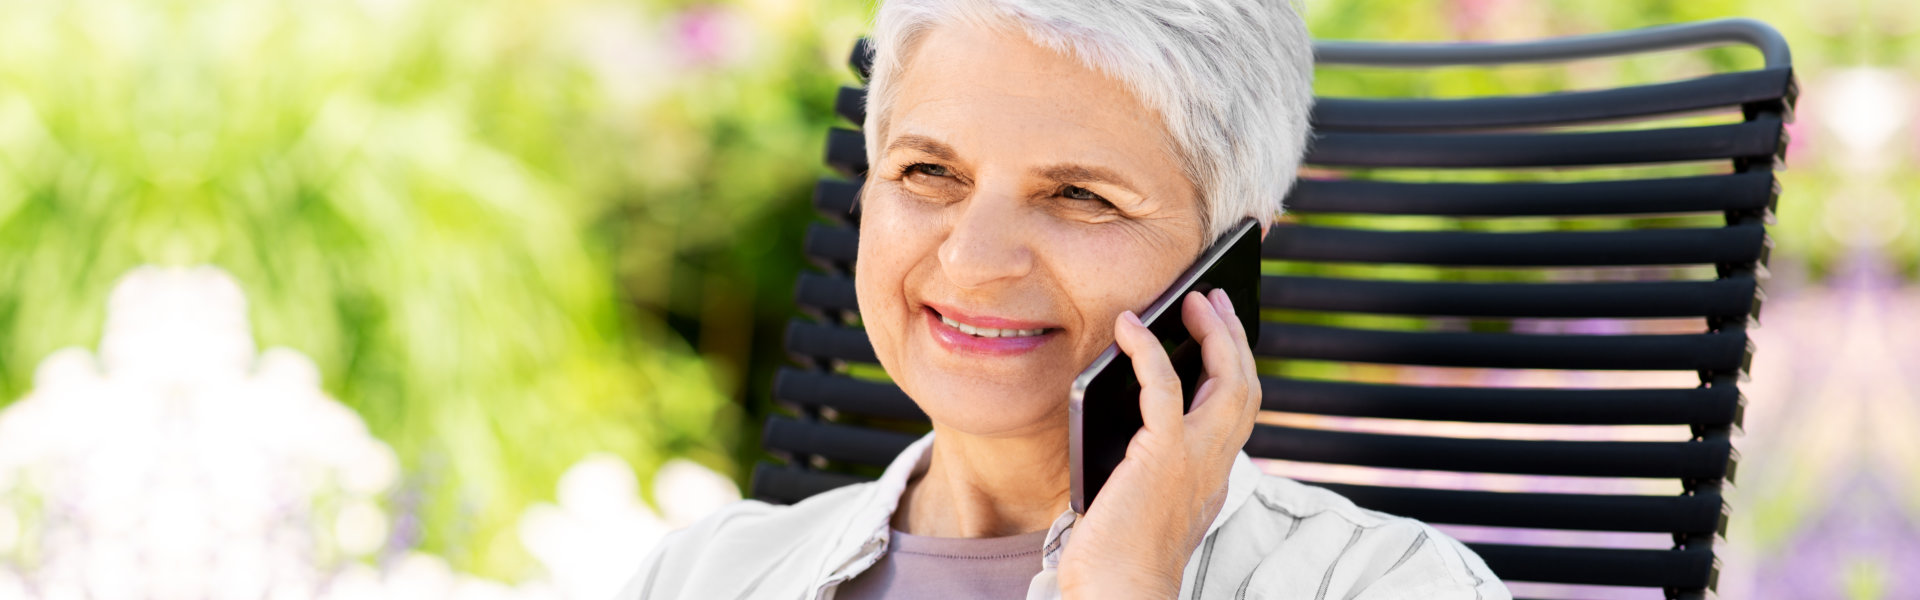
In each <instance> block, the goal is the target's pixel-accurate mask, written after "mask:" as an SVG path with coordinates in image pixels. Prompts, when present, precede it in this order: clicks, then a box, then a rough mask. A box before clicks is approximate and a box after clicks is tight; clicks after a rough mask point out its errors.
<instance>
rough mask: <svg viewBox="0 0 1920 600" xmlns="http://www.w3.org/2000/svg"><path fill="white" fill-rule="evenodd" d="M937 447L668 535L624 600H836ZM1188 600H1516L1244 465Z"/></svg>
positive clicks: (1459, 553)
mask: <svg viewBox="0 0 1920 600" xmlns="http://www.w3.org/2000/svg"><path fill="white" fill-rule="evenodd" d="M932 441H933V436H932V434H928V435H927V437H924V438H921V439H920V440H919V441H917V442H915V443H914V444H913V445H911V446H909V447H907V449H906V450H905V451H903V452H901V454H900V456H899V457H898V458H895V459H894V461H893V464H892V465H891V466H888V467H887V470H886V472H885V473H884V474H883V475H881V477H880V479H879V480H877V481H873V482H870V483H863V484H858V485H852V486H847V487H843V488H840V489H836V490H833V491H830V492H826V493H823V494H820V495H817V496H814V497H812V498H809V499H807V500H805V501H802V502H800V503H798V504H795V505H792V506H776V505H771V504H766V503H763V502H757V501H751V500H749V501H743V502H740V503H738V504H734V505H732V506H729V507H727V508H725V509H723V510H721V511H719V512H718V513H716V514H714V515H712V516H709V517H707V518H706V519H704V520H702V521H700V522H699V523H696V524H694V525H693V526H692V527H689V528H687V529H683V530H680V531H677V532H674V533H673V534H671V535H669V536H668V537H667V538H666V539H665V540H664V541H662V542H661V544H660V545H659V546H658V547H657V548H655V549H654V551H653V552H652V554H651V555H650V556H648V557H647V558H646V560H645V561H644V562H642V564H641V565H640V567H639V569H638V571H637V572H636V573H635V575H634V577H633V579H632V580H631V581H630V582H629V583H628V584H627V587H626V590H625V591H623V592H622V593H621V595H620V596H619V598H621V599H622V600H632V599H646V600H656V599H657V600H667V599H682V598H684V599H700V600H706V599H726V598H776V599H782V600H830V599H831V598H833V596H834V591H835V589H836V588H837V587H838V586H839V585H840V584H841V583H844V582H846V581H847V580H849V579H852V578H853V577H854V576H855V575H858V574H860V573H861V572H862V571H864V570H866V569H867V568H868V567H870V566H872V565H873V564H874V562H875V561H878V560H879V559H880V558H881V557H882V556H884V555H885V554H886V551H887V543H888V539H889V538H888V533H889V532H890V529H889V527H890V525H889V523H890V522H891V520H892V517H893V510H894V507H895V505H896V503H897V502H898V500H899V498H900V494H901V492H902V491H904V490H905V488H906V484H907V481H908V480H909V479H910V478H911V477H912V475H913V474H914V473H915V472H916V471H918V470H922V469H925V468H926V461H927V457H928V454H929V453H928V449H929V448H931V446H932ZM1074 518H1075V515H1074V513H1073V511H1071V510H1069V511H1066V512H1065V513H1064V514H1062V515H1060V517H1059V518H1058V519H1055V520H1054V523H1053V526H1052V528H1051V529H1050V530H1049V531H1048V532H1047V537H1046V542H1045V544H1044V546H1043V548H1042V550H1043V551H1042V552H1041V560H1042V570H1041V571H1040V574H1039V575H1037V576H1035V577H1034V579H1033V582H1032V584H1031V586H1030V587H1029V589H1028V592H1027V597H1028V598H1029V599H1043V598H1058V597H1059V595H1060V591H1059V587H1058V585H1057V583H1056V579H1055V576H1056V574H1057V571H1056V566H1057V565H1058V564H1059V560H1060V553H1061V551H1062V550H1063V549H1064V548H1065V547H1066V545H1067V544H1068V543H1069V542H1070V540H1071V539H1072V533H1073V522H1074ZM1179 597H1180V598H1182V599H1195V600H1198V599H1214V598H1230V599H1236V600H1237V599H1245V598H1263V599H1266V598H1271V599H1279V598H1288V599H1292V598H1300V599H1310V600H1325V599H1328V598H1343V599H1344V598H1352V599H1384V598H1463V599H1465V598H1473V599H1480V600H1494V599H1502V598H1510V595H1509V594H1508V593H1507V589H1506V587H1505V586H1504V585H1502V584H1501V583H1500V581H1499V580H1498V579H1497V578H1495V577H1494V576H1493V573H1492V572H1491V571H1489V570H1488V569H1487V566H1486V563H1484V562H1482V561H1481V560H1480V557H1479V556H1476V555H1474V553H1473V552H1472V551H1471V550H1468V549H1467V548H1466V547H1465V546H1463V545H1461V544H1460V542H1458V541H1455V540H1454V539H1453V538H1451V537H1448V536H1447V535H1446V534H1444V533H1440V532H1439V531H1436V530H1434V529H1433V528H1432V527H1429V526H1427V525H1426V524H1424V523H1421V522H1419V521H1415V520H1413V519H1408V518H1404V517H1396V516H1392V515H1388V514H1385V513H1380V512H1375V511H1370V510H1365V509H1362V508H1359V507H1356V506H1354V505H1353V503H1352V502H1349V501H1347V499H1345V498H1342V497H1340V496H1339V495H1338V494H1335V493H1333V492H1330V491H1327V490H1325V489H1321V488H1317V487H1312V486H1307V485H1302V484H1300V483H1298V482H1295V481H1293V480H1290V479H1287V478H1284V477H1278V476H1274V475H1267V474H1264V473H1262V472H1261V471H1260V469H1259V467H1256V466H1254V464H1253V461H1251V460H1249V459H1248V458H1247V455H1246V454H1245V453H1242V454H1240V456H1239V457H1238V458H1236V459H1235V460H1234V464H1233V470H1232V472H1231V474H1230V475H1229V476H1228V482H1227V500H1226V503H1225V504H1224V505H1223V506H1222V507H1221V510H1220V515H1219V516H1218V517H1216V518H1215V519H1214V521H1213V524H1212V526H1211V527H1210V528H1209V529H1208V532H1207V537H1206V538H1205V540H1204V541H1202V542H1201V543H1200V546H1199V548H1197V549H1196V550H1195V551H1194V553H1193V556H1192V557H1191V558H1189V559H1188V561H1187V567H1186V572H1185V574H1184V576H1183V580H1182V581H1181V584H1180V596H1179Z"/></svg>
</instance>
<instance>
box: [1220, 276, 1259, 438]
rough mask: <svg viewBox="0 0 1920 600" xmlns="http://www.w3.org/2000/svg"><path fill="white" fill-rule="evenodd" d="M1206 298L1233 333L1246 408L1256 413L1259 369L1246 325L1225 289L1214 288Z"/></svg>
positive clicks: (1228, 329)
mask: <svg viewBox="0 0 1920 600" xmlns="http://www.w3.org/2000/svg"><path fill="white" fill-rule="evenodd" d="M1208 299H1209V300H1211V301H1212V302H1213V305H1214V307H1215V308H1217V309H1219V311H1220V314H1221V316H1222V318H1223V319H1224V320H1225V321H1226V323H1227V331H1228V332H1230V333H1232V334H1233V339H1234V346H1235V347H1237V348H1239V354H1240V368H1241V376H1242V377H1245V378H1246V381H1247V385H1248V393H1249V396H1248V400H1249V402H1248V403H1247V409H1248V412H1250V413H1258V412H1260V399H1261V396H1262V393H1261V392H1262V390H1261V388H1260V370H1259V367H1258V365H1257V363H1255V362H1254V358H1253V343H1252V342H1251V341H1249V340H1248V338H1247V328H1246V325H1244V324H1242V323H1241V322H1240V316H1239V315H1238V314H1237V312H1236V310H1235V308H1236V307H1235V306H1234V305H1233V299H1232V298H1229V297H1228V296H1227V292H1226V290H1214V291H1213V293H1211V294H1208ZM1250 308H1252V307H1250Z"/></svg>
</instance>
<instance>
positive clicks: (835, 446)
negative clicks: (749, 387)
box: [760, 416, 920, 466]
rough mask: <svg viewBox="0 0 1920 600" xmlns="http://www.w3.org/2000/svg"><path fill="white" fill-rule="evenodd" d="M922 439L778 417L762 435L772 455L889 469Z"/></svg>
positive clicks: (768, 422) (765, 445)
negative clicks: (910, 445)
mask: <svg viewBox="0 0 1920 600" xmlns="http://www.w3.org/2000/svg"><path fill="white" fill-rule="evenodd" d="M917 439H920V438H919V436H916V435H912V434H906V433H899V432H894V431H883V430H879V429H873V428H868V427H853V426H849V425H840V424H835V423H821V422H807V421H800V420H795V419H789V418H787V417H781V416H774V417H769V418H768V419H767V427H766V429H765V430H764V431H762V433H761V436H760V444H761V447H763V448H766V450H767V451H768V452H773V453H777V454H784V455H788V456H794V455H810V456H818V457H821V458H825V459H827V460H835V461H842V462H849V463H855V464H862V465H875V466H886V465H887V464H888V463H891V462H893V457H895V456H898V455H899V454H900V451H902V450H905V449H907V445H908V444H912V443H913V441H914V440H917Z"/></svg>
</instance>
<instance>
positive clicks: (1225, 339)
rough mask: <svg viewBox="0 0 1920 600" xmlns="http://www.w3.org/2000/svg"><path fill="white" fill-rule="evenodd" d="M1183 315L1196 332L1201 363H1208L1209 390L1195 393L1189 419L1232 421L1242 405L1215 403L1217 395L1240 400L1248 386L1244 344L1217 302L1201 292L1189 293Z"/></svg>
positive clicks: (1193, 331)
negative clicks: (1243, 352)
mask: <svg viewBox="0 0 1920 600" xmlns="http://www.w3.org/2000/svg"><path fill="white" fill-rule="evenodd" d="M1180 313H1181V314H1180V316H1181V318H1182V320H1183V321H1185V323H1186V325H1187V331H1189V332H1191V333H1192V334H1193V339H1194V342H1195V343H1198V344H1200V358H1201V362H1202V363H1203V364H1205V365H1206V374H1207V379H1206V382H1207V383H1210V384H1212V385H1209V386H1206V387H1207V390H1206V391H1207V393H1206V394H1205V395H1204V396H1202V395H1197V394H1196V395H1195V397H1194V399H1193V408H1192V409H1189V410H1188V411H1187V414H1188V415H1189V418H1191V419H1193V420H1196V421H1218V420H1226V421H1229V422H1231V421H1232V420H1234V419H1237V418H1238V417H1239V414H1240V413H1241V412H1242V411H1241V408H1242V405H1241V404H1237V403H1235V402H1231V401H1230V402H1226V403H1221V402H1215V401H1213V399H1214V398H1220V397H1222V396H1225V397H1227V398H1229V399H1233V400H1237V399H1239V397H1240V396H1241V395H1242V394H1241V391H1240V390H1242V389H1244V388H1245V387H1246V381H1245V377H1244V376H1243V375H1242V373H1243V371H1244V369H1243V367H1242V364H1241V362H1240V356H1239V354H1240V352H1239V346H1241V345H1242V344H1241V343H1240V342H1239V341H1238V340H1236V339H1235V338H1234V337H1233V333H1232V332H1231V331H1229V330H1228V326H1227V321H1228V320H1229V319H1226V318H1223V316H1222V315H1221V314H1220V313H1219V309H1218V308H1217V307H1216V306H1215V305H1214V303H1212V302H1209V301H1207V300H1206V298H1205V297H1204V296H1201V295H1200V294H1198V293H1193V294H1188V295H1187V298H1186V304H1185V306H1183V307H1182V310H1181V311H1180Z"/></svg>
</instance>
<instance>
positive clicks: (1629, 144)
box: [1306, 117, 1786, 168]
mask: <svg viewBox="0 0 1920 600" xmlns="http://www.w3.org/2000/svg"><path fill="white" fill-rule="evenodd" d="M1785 146H1786V145H1785V144H1784V143H1782V140H1781V128H1780V120H1779V118H1777V117H1762V118H1760V119H1756V120H1753V121H1747V122H1744V123H1736V124H1731V125H1707V126H1702V127H1674V128H1667V129H1642V130H1633V131H1602V132H1592V133H1359V132H1341V131H1333V132H1326V133H1322V134H1318V135H1316V136H1315V137H1314V142H1313V145H1312V147H1311V148H1310V149H1309V150H1308V151H1307V157H1306V162H1307V163H1308V164H1312V165H1320V166H1327V167H1408V168H1496V167H1500V168H1523V167H1574V166H1586V165H1595V166H1597V165H1624V164H1648V163H1667V162H1687V161H1702V160H1719V159H1731V158H1763V157H1772V156H1775V155H1777V154H1779V153H1780V152H1781V151H1782V150H1783V149H1784V148H1785Z"/></svg>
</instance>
